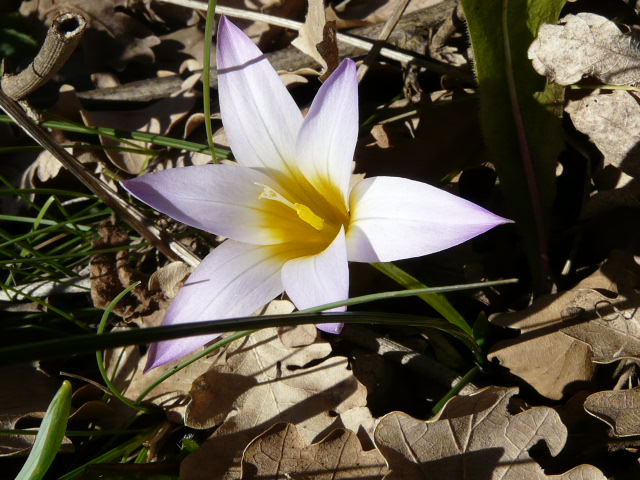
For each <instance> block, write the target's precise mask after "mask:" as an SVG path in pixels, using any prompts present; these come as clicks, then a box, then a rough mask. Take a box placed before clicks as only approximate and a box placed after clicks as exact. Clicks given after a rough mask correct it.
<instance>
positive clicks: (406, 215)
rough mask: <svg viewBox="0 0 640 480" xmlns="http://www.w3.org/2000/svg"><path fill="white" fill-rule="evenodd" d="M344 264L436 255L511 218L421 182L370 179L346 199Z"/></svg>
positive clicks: (382, 178) (355, 188) (402, 179)
mask: <svg viewBox="0 0 640 480" xmlns="http://www.w3.org/2000/svg"><path fill="white" fill-rule="evenodd" d="M349 201H350V207H351V222H350V225H349V230H348V232H347V248H348V252H349V260H350V261H354V262H390V261H393V260H400V259H403V258H410V257H418V256H422V255H427V254H430V253H434V252H438V251H440V250H444V249H446V248H449V247H453V246H454V245H458V244H459V243H462V242H465V241H467V240H469V239H471V238H473V237H475V236H476V235H480V234H481V233H484V232H486V231H487V230H489V229H491V228H493V227H495V226H496V225H500V224H502V223H508V222H510V220H507V219H505V218H502V217H499V216H497V215H494V214H493V213H491V212H489V211H487V210H485V209H484V208H482V207H480V206H478V205H476V204H474V203H471V202H469V201H467V200H464V199H462V198H460V197H456V196H455V195H452V194H450V193H448V192H445V191H444V190H440V189H439V188H435V187H433V186H431V185H427V184H426V183H421V182H416V181H413V180H408V179H406V178H398V177H373V178H367V179H364V180H363V181H361V182H360V183H358V184H357V185H356V186H355V187H354V188H353V190H352V191H351V195H350V199H349Z"/></svg>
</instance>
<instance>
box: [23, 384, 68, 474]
mask: <svg viewBox="0 0 640 480" xmlns="http://www.w3.org/2000/svg"><path fill="white" fill-rule="evenodd" d="M70 409H71V383H69V381H68V380H65V381H64V382H62V386H61V387H60V389H59V390H58V392H57V393H56V394H55V396H54V397H53V400H51V403H50V404H49V408H47V413H45V415H44V418H43V419H42V423H41V425H40V431H39V432H38V436H37V437H36V441H35V443H34V444H33V448H32V449H31V453H29V457H28V458H27V461H26V462H25V464H24V465H23V467H22V469H21V470H20V473H18V476H17V477H16V480H39V479H41V478H43V477H44V475H45V473H47V470H48V469H49V467H50V466H51V463H52V462H53V459H54V458H55V456H56V454H57V453H58V450H60V445H62V439H63V438H64V433H65V431H66V429H67V420H69V410H70Z"/></svg>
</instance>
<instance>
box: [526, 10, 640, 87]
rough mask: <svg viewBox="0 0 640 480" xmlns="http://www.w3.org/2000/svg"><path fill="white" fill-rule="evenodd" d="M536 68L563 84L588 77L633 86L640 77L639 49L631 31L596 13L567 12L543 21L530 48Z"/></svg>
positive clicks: (607, 82) (540, 72) (530, 54)
mask: <svg viewBox="0 0 640 480" xmlns="http://www.w3.org/2000/svg"><path fill="white" fill-rule="evenodd" d="M528 56H529V59H531V60H532V63H533V68H534V69H535V70H536V71H537V72H538V73H539V74H540V75H544V76H546V77H547V79H548V80H549V81H551V82H555V83H558V84H560V85H571V84H572V83H576V82H579V81H580V80H581V79H582V78H583V77H585V76H591V77H595V78H596V79H598V80H600V81H601V82H602V83H606V84H614V85H630V84H633V83H636V82H637V81H638V80H640V48H638V44H637V42H635V41H634V40H633V38H632V35H631V34H630V33H624V32H621V31H620V28H618V26H617V25H616V24H615V23H614V22H612V21H611V20H609V19H607V18H605V17H602V16H600V15H596V14H594V13H587V12H581V13H578V14H577V15H567V16H565V17H563V18H561V19H560V21H559V24H558V25H550V24H543V25H541V26H540V30H539V32H538V38H536V39H535V40H534V41H533V43H532V44H531V46H530V47H529V51H528Z"/></svg>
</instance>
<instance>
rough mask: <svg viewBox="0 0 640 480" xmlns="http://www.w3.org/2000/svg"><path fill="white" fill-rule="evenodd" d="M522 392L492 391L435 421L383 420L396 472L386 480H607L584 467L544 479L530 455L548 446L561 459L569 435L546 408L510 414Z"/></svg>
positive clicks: (381, 431) (397, 416)
mask: <svg viewBox="0 0 640 480" xmlns="http://www.w3.org/2000/svg"><path fill="white" fill-rule="evenodd" d="M517 391H518V389H517V388H501V387H488V388H485V389H483V390H481V391H479V392H477V393H475V394H473V395H470V396H457V397H454V398H453V399H451V400H450V401H449V403H447V405H446V406H445V407H444V409H443V410H442V411H441V413H440V414H439V416H438V418H437V419H435V420H433V421H422V420H418V419H415V418H412V417H410V416H408V415H406V414H404V413H402V412H392V413H389V414H387V415H385V416H384V417H382V419H381V420H380V422H379V423H378V426H377V427H376V430H375V442H376V445H377V446H378V449H379V450H380V452H381V453H382V455H383V456H384V457H385V459H386V460H387V462H388V464H389V468H391V473H389V474H388V475H387V476H385V477H384V478H385V480H394V479H408V478H410V479H421V478H424V479H443V478H483V479H496V480H497V479H501V480H510V479H513V480H520V479H525V478H526V479H527V480H531V479H548V478H557V479H576V480H577V479H581V480H587V479H589V480H596V479H597V480H604V479H605V478H606V477H605V476H604V475H603V474H602V472H600V471H599V470H598V469H597V468H595V467H593V466H591V465H580V466H578V467H575V468H573V469H572V470H570V471H568V472H566V473H565V474H563V475H558V476H547V475H545V473H544V471H543V470H542V468H541V467H540V465H538V464H537V463H536V462H535V461H534V460H533V459H532V458H531V457H530V456H529V449H530V448H531V447H533V446H534V445H535V444H536V443H538V442H540V441H543V442H545V443H546V445H547V447H548V449H549V452H550V453H551V455H553V456H556V455H557V454H558V453H559V452H560V451H561V450H562V448H563V446H564V444H565V442H566V439H567V430H566V428H565V426H564V425H563V424H562V421H561V420H560V417H559V415H558V414H557V413H556V412H555V411H554V410H552V409H550V408H547V407H537V408H532V409H529V410H525V411H524V412H521V413H518V414H517V415H512V414H511V413H509V410H508V405H509V401H510V399H511V397H512V396H513V395H515V394H516V393H517Z"/></svg>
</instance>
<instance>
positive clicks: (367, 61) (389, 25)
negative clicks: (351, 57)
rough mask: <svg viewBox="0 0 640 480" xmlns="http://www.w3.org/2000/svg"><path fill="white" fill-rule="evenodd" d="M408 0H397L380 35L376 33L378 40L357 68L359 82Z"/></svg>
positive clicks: (400, 15) (394, 26)
mask: <svg viewBox="0 0 640 480" xmlns="http://www.w3.org/2000/svg"><path fill="white" fill-rule="evenodd" d="M410 1H411V0H399V1H398V3H397V4H396V7H395V9H394V10H393V13H392V14H391V16H390V17H389V18H388V19H387V21H386V22H385V24H384V27H382V31H381V32H380V35H378V40H377V41H376V42H375V43H374V44H373V48H372V49H371V50H369V53H367V56H366V57H364V60H363V61H362V64H361V65H360V68H358V82H361V81H362V79H363V78H364V76H365V75H366V74H367V71H369V67H370V66H371V64H372V63H373V61H374V60H375V58H376V57H377V56H378V53H380V50H381V49H382V45H383V44H384V43H385V42H386V41H387V40H388V39H389V36H390V35H391V32H393V29H394V28H396V25H397V24H398V22H399V21H400V17H402V14H403V13H404V11H405V10H406V9H407V6H408V5H409V2H410Z"/></svg>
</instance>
